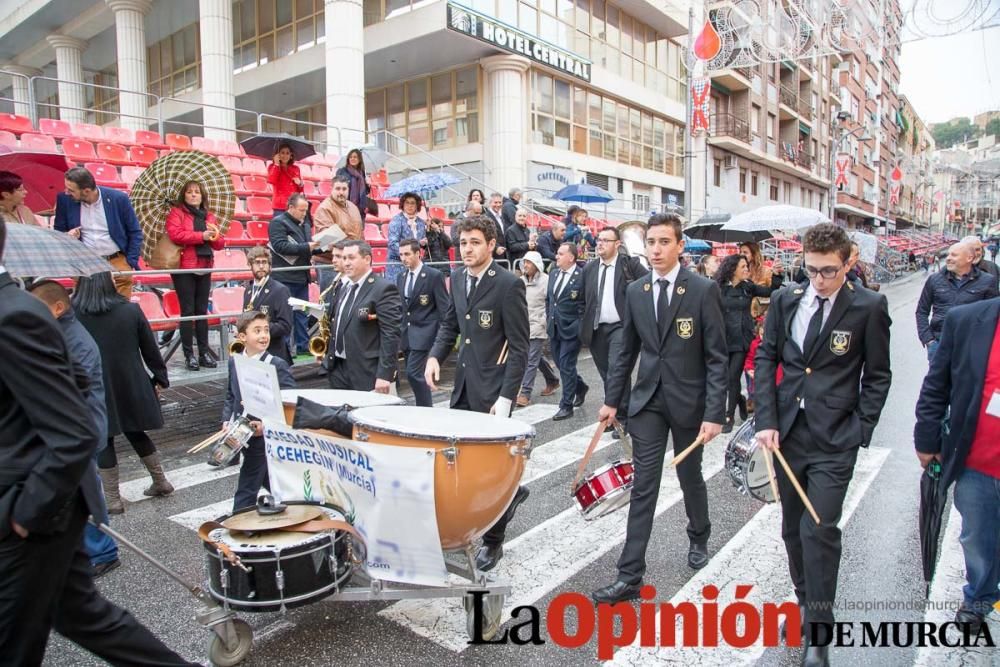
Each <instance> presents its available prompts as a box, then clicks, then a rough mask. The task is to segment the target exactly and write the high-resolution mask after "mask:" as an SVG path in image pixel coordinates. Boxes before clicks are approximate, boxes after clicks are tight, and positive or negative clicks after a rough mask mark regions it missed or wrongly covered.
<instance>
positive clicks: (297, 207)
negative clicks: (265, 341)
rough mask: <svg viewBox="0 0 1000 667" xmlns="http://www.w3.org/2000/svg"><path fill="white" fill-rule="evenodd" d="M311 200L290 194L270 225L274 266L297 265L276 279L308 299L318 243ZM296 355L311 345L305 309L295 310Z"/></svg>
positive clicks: (281, 272)
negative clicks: (312, 224) (311, 220)
mask: <svg viewBox="0 0 1000 667" xmlns="http://www.w3.org/2000/svg"><path fill="white" fill-rule="evenodd" d="M308 213H309V200H307V199H306V196H305V195H303V194H301V193H298V192H296V193H293V194H292V195H291V196H289V197H288V210H286V211H285V212H284V213H282V214H281V215H276V216H275V217H274V218H273V219H272V220H271V222H270V224H268V226H267V237H268V247H269V248H270V249H271V265H272V266H273V267H274V268H276V269H283V268H287V267H296V268H297V269H298V270H296V271H278V272H277V273H275V274H274V276H273V277H274V279H275V280H277V281H278V282H280V283H282V284H283V285H284V286H285V287H287V288H288V291H289V292H290V293H291V295H292V296H293V297H295V298H296V299H302V300H303V301H308V300H309V281H310V278H309V267H310V266H311V263H310V261H309V260H310V259H311V258H312V256H313V253H314V252H315V251H316V249H317V248H318V247H319V244H318V243H316V242H315V241H313V240H312V231H311V229H310V227H309V222H308V220H306V217H307V215H308ZM294 320H295V326H294V329H295V336H294V338H293V341H294V342H295V350H296V354H305V353H306V351H307V350H308V348H309V326H308V325H309V316H308V315H307V314H306V312H305V311H303V310H296V311H295V316H294Z"/></svg>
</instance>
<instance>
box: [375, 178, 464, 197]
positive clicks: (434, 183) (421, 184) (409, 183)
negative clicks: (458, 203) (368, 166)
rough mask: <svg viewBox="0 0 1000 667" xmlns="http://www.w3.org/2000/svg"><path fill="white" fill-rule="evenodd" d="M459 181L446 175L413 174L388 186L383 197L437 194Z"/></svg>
mask: <svg viewBox="0 0 1000 667" xmlns="http://www.w3.org/2000/svg"><path fill="white" fill-rule="evenodd" d="M459 180H460V179H459V178H456V177H455V176H452V175H451V174H448V173H440V174H438V173H433V174H414V175H413V176H410V177H408V178H404V179H403V180H401V181H396V182H395V183H393V184H392V185H390V186H389V189H388V190H386V191H385V196H386V197H399V196H400V195H403V194H406V193H407V192H415V193H417V194H418V195H424V194H426V193H428V192H437V191H438V190H440V189H442V188H445V187H447V186H449V185H454V184H455V183H458V182H459Z"/></svg>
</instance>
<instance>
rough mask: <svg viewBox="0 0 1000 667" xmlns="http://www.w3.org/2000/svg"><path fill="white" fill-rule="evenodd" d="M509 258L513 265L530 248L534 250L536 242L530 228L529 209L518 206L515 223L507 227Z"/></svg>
mask: <svg viewBox="0 0 1000 667" xmlns="http://www.w3.org/2000/svg"><path fill="white" fill-rule="evenodd" d="M506 235H507V259H508V260H509V261H510V263H511V266H512V267H513V266H514V264H515V263H517V261H518V260H520V259H521V258H522V257H524V255H525V253H527V252H528V251H529V250H534V249H535V245H536V242H535V241H534V240H532V235H531V230H530V229H528V211H527V210H525V209H523V208H520V207H518V209H517V214H516V215H515V216H514V224H513V225H511V226H510V227H508V228H507V232H506Z"/></svg>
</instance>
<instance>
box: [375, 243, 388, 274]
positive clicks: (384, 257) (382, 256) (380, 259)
mask: <svg viewBox="0 0 1000 667" xmlns="http://www.w3.org/2000/svg"><path fill="white" fill-rule="evenodd" d="M388 259H389V249H388V248H372V271H374V272H375V273H383V272H384V271H385V263H386V261H388Z"/></svg>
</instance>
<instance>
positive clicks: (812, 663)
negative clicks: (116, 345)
mask: <svg viewBox="0 0 1000 667" xmlns="http://www.w3.org/2000/svg"><path fill="white" fill-rule="evenodd" d="M802 667H830V647H829V646H807V647H806V650H805V651H803V653H802Z"/></svg>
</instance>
